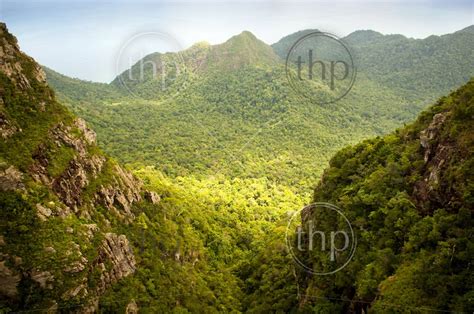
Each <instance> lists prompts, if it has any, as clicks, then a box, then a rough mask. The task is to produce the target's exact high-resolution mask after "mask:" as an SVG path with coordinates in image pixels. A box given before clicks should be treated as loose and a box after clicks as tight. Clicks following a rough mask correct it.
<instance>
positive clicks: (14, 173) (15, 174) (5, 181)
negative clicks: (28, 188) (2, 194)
mask: <svg viewBox="0 0 474 314" xmlns="http://www.w3.org/2000/svg"><path fill="white" fill-rule="evenodd" d="M22 177H23V174H22V173H21V172H20V171H19V170H18V169H16V168H15V167H14V166H9V167H8V168H7V169H5V170H0V190H2V191H11V190H16V189H23V188H24V184H23V182H22Z"/></svg>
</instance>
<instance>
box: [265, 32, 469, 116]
mask: <svg viewBox="0 0 474 314" xmlns="http://www.w3.org/2000/svg"><path fill="white" fill-rule="evenodd" d="M472 27H473V26H469V27H467V28H465V29H463V30H460V31H458V32H455V33H452V34H447V35H443V36H429V37H427V38H425V39H412V38H406V37H405V36H403V35H396V34H395V35H382V34H380V33H378V32H375V31H372V30H364V31H361V30H359V31H355V32H353V33H351V34H349V35H347V36H346V37H343V38H342V41H343V42H345V43H346V44H347V46H348V47H349V49H350V51H351V54H352V56H353V58H354V60H355V65H356V67H357V71H358V74H360V73H363V74H364V75H366V76H367V77H368V78H369V79H370V80H373V81H376V82H378V83H379V84H381V85H383V86H385V87H388V88H390V89H391V90H393V91H394V92H396V93H402V94H403V95H405V97H406V98H407V100H408V101H410V103H411V104H412V106H413V107H416V108H417V109H418V110H420V109H422V108H423V106H424V105H425V104H427V103H429V102H431V101H433V100H434V99H435V98H436V97H440V96H441V95H443V94H446V93H448V92H450V90H451V89H452V88H453V87H455V86H460V85H462V84H464V83H466V82H467V81H468V80H469V79H470V78H471V77H472V76H473V75H474V72H473V70H472V69H474V58H473V57H474V56H473V51H474V33H473V32H472V31H471V30H472ZM312 31H313V30H304V31H299V32H296V33H294V34H292V35H289V36H286V37H284V38H282V39H281V40H280V41H278V42H277V43H275V44H273V45H272V47H273V48H274V49H275V52H276V53H277V54H278V55H279V56H280V58H282V59H283V60H285V59H286V56H287V54H288V51H289V48H290V47H291V45H292V44H293V43H294V42H295V41H296V39H298V38H300V37H301V36H302V35H304V34H308V33H310V32H312ZM303 46H304V44H303ZM433 96H434V97H433Z"/></svg>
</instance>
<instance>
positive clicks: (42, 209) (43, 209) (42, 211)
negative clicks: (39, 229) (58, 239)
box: [36, 204, 52, 221]
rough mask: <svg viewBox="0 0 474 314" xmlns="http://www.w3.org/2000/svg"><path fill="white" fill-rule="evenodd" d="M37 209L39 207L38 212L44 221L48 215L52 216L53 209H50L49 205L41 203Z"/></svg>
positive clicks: (37, 207)
mask: <svg viewBox="0 0 474 314" xmlns="http://www.w3.org/2000/svg"><path fill="white" fill-rule="evenodd" d="M36 209H37V212H36V214H37V216H38V218H39V219H41V220H42V221H46V220H47V219H48V217H49V216H51V214H52V211H51V209H49V208H48V207H44V206H43V205H41V204H36Z"/></svg>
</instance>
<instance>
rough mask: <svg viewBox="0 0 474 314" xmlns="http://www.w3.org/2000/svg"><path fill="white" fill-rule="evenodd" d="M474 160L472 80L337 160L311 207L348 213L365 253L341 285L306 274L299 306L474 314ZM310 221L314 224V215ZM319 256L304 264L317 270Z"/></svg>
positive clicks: (341, 276)
mask: <svg viewBox="0 0 474 314" xmlns="http://www.w3.org/2000/svg"><path fill="white" fill-rule="evenodd" d="M473 156H474V81H472V80H471V81H470V82H469V83H468V84H467V85H465V86H463V87H461V88H460V89H459V90H457V91H455V92H454V93H452V94H451V95H449V96H446V97H442V98H441V99H440V100H439V101H438V102H437V103H436V104H435V105H434V106H431V107H430V108H429V109H428V110H426V111H424V112H423V113H422V114H421V115H420V116H419V117H418V119H417V120H416V122H414V123H412V124H410V125H408V126H406V127H404V128H401V129H398V130H397V131H396V132H394V133H391V134H390V135H387V136H384V137H377V138H373V139H370V140H366V141H364V142H362V143H360V144H357V145H355V146H352V147H347V148H345V149H343V150H341V151H339V152H338V153H337V154H336V155H335V156H334V157H333V158H332V159H331V161H330V166H329V168H328V169H326V170H325V172H324V175H323V177H322V180H321V182H320V183H319V185H318V187H317V188H316V190H315V193H314V198H313V199H314V201H326V202H330V203H332V204H336V205H337V206H339V207H340V208H342V209H343V210H344V213H345V215H346V216H347V218H348V219H349V220H350V221H351V222H352V224H353V227H354V229H355V230H356V234H357V240H358V243H357V250H356V254H355V255H354V257H353V259H352V261H351V262H350V263H349V264H348V266H347V267H346V268H344V269H343V270H341V271H340V272H338V273H336V274H335V275H334V276H327V277H323V278H321V277H319V278H318V277H311V276H308V275H306V274H304V273H303V274H302V275H301V276H302V279H301V280H300V285H301V286H300V289H301V290H304V293H303V296H302V298H301V299H300V307H301V308H302V309H305V310H308V311H315V312H320V311H323V312H324V311H329V312H351V311H361V310H364V311H367V309H368V308H370V310H371V311H373V312H375V313H386V312H420V311H422V312H425V311H426V312H437V311H447V312H463V313H468V312H471V311H472V310H473V309H474V272H473V269H472V267H473V266H472V260H473V257H474V246H473V241H472V240H473V234H474V221H473V214H474V197H473V196H474V184H473V182H474V157H473ZM305 217H306V218H305V219H306V220H309V219H316V218H315V217H313V216H312V213H311V212H308V213H305ZM320 218H321V217H320ZM322 219H324V218H322ZM320 257H321V256H318V254H316V253H312V254H311V253H310V254H308V253H306V254H303V255H302V258H303V259H304V260H305V262H306V263H307V264H308V265H310V266H312V267H317V264H318V263H319V261H320V260H321V258H320Z"/></svg>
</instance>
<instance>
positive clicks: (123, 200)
mask: <svg viewBox="0 0 474 314" xmlns="http://www.w3.org/2000/svg"><path fill="white" fill-rule="evenodd" d="M114 173H115V174H116V176H114V178H113V182H112V183H110V184H108V185H103V186H101V187H100V189H99V190H98V191H97V193H96V194H95V202H96V203H97V204H101V205H103V206H105V207H106V208H108V209H110V210H112V211H113V212H114V213H115V214H116V215H118V216H119V217H121V218H124V219H126V220H130V219H133V218H134V214H133V213H132V210H131V209H132V204H133V203H135V202H139V201H141V199H142V198H141V195H140V191H141V187H142V183H141V181H140V180H138V179H137V178H135V177H134V176H133V175H132V174H131V173H130V172H128V171H125V170H123V169H122V167H120V166H115V167H114Z"/></svg>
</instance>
